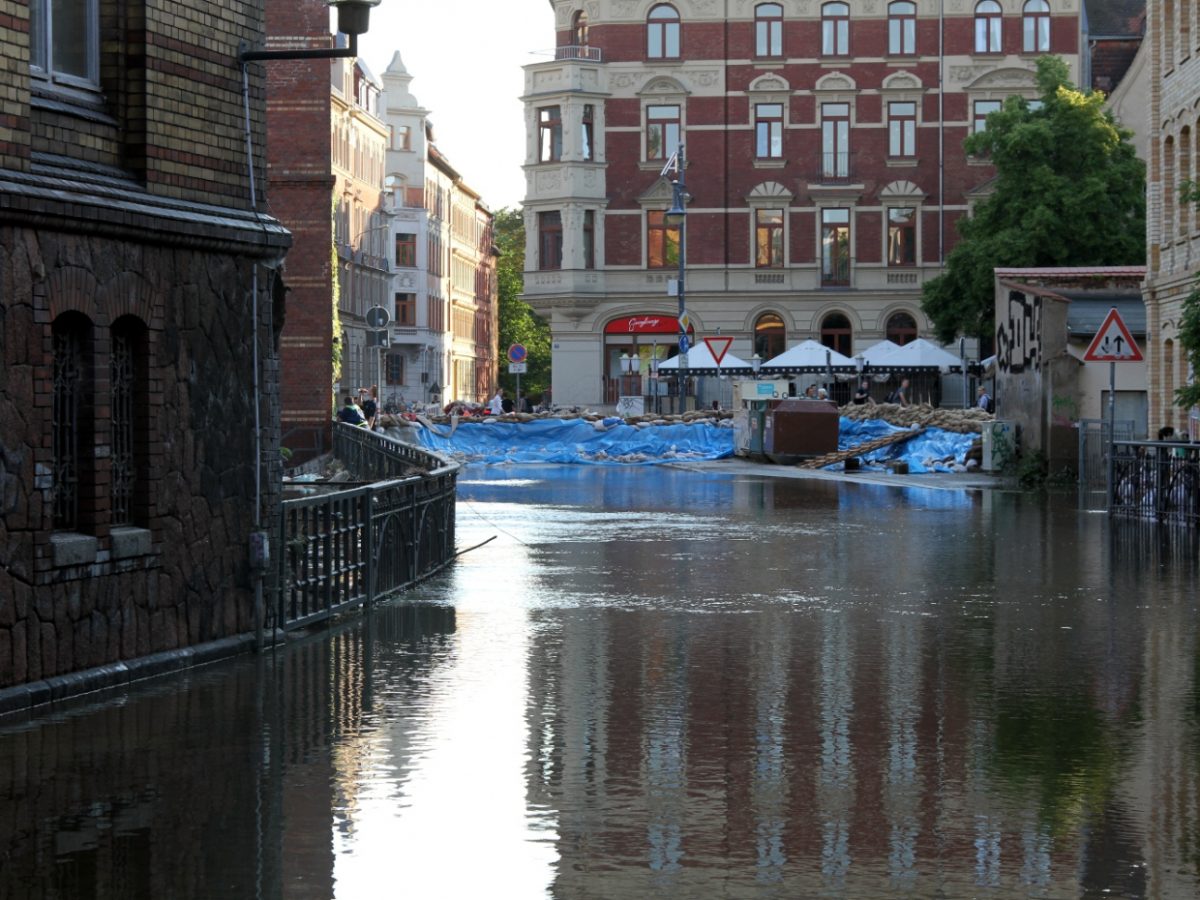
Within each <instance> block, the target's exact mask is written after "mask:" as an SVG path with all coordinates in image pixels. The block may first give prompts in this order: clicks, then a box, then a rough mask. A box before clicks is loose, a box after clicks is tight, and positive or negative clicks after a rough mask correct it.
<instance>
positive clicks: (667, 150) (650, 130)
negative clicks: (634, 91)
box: [646, 105, 680, 160]
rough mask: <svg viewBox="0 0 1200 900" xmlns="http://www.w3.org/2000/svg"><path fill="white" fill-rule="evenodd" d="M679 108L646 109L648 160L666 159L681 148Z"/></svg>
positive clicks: (651, 107)
mask: <svg viewBox="0 0 1200 900" xmlns="http://www.w3.org/2000/svg"><path fill="white" fill-rule="evenodd" d="M679 140H680V122H679V107H678V106H675V105H670V106H659V105H655V106H647V107H646V159H650V160H653V159H666V158H667V157H668V156H670V155H671V154H672V153H674V152H675V148H676V147H678V146H679Z"/></svg>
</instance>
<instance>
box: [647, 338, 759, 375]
mask: <svg viewBox="0 0 1200 900" xmlns="http://www.w3.org/2000/svg"><path fill="white" fill-rule="evenodd" d="M687 367H688V368H689V369H691V370H710V371H713V372H716V371H718V370H720V371H722V372H726V371H732V370H734V369H745V370H747V371H749V370H750V363H748V362H746V361H745V360H744V359H741V358H739V357H737V356H734V355H733V354H732V353H726V354H725V356H724V357H723V358H722V359H721V364H720V365H719V366H718V365H717V360H716V358H715V357H714V356H713V355H712V351H711V350H709V349H708V344H705V343H703V342H701V343H699V344H697V345H696V346H695V347H693V348H692V349H691V350H689V351H688V355H687ZM678 368H679V356H672V357H671V358H670V359H665V360H663V361H662V362H660V363H659V364H658V370H659V371H660V372H661V371H662V370H663V369H672V370H673V369H678Z"/></svg>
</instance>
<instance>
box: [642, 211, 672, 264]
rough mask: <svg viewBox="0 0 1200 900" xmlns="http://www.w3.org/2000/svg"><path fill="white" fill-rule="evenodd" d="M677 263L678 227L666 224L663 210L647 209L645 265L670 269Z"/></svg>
mask: <svg viewBox="0 0 1200 900" xmlns="http://www.w3.org/2000/svg"><path fill="white" fill-rule="evenodd" d="M678 265H679V227H678V226H673V225H668V224H667V222H666V215H665V212H664V211H663V210H661V209H652V210H649V211H648V212H647V213H646V266H647V267H648V268H651V269H672V268H675V267H677V266H678Z"/></svg>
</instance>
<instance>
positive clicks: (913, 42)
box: [888, 0, 917, 56]
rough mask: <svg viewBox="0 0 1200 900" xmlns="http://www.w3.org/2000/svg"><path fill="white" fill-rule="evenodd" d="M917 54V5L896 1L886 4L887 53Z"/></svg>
mask: <svg viewBox="0 0 1200 900" xmlns="http://www.w3.org/2000/svg"><path fill="white" fill-rule="evenodd" d="M916 52H917V4H915V3H910V2H908V0H897V2H896V3H889V4H888V53H890V54H892V55H893V56H910V55H912V54H914V53H916Z"/></svg>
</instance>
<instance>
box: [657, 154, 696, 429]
mask: <svg viewBox="0 0 1200 900" xmlns="http://www.w3.org/2000/svg"><path fill="white" fill-rule="evenodd" d="M686 166H687V163H686V159H685V157H684V153H683V144H682V143H680V145H679V149H677V150H676V151H675V154H674V155H673V156H672V157H671V158H670V159H669V160H667V164H666V165H665V166H663V170H662V175H663V177H664V178H665V177H666V175H667V173H668V172H670V171H672V169H673V170H674V173H675V180H674V181H672V182H671V208H670V209H669V210H667V212H666V214H665V215H664V216H663V219H664V221H665V222H666V224H667V225H674V226H676V227H678V228H679V278H678V280H677V281H676V282H675V293H676V295H677V296H678V298H679V411H680V412H681V413H682V412H686V411H687V379H688V350H690V349H691V347H690V344H689V342H688V334H687V330H688V313H687V301H686V292H685V290H684V274H685V269H686V268H687V208H686V206H685V204H686V202H687V186H686V185H685V184H684V169H685V168H686Z"/></svg>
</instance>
